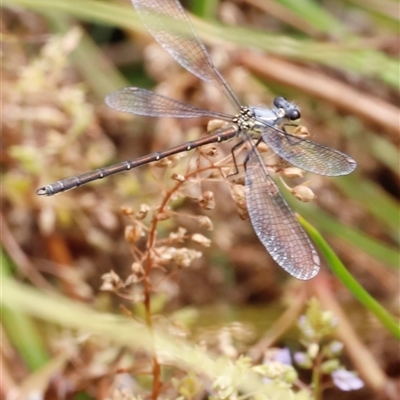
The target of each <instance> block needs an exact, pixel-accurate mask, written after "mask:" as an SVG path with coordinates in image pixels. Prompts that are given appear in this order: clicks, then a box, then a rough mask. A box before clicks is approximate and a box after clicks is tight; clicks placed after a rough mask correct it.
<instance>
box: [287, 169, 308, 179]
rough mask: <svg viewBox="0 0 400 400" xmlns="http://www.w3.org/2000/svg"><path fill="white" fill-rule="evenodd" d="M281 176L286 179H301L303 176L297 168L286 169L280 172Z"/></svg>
mask: <svg viewBox="0 0 400 400" xmlns="http://www.w3.org/2000/svg"><path fill="white" fill-rule="evenodd" d="M282 175H283V176H286V177H287V178H302V177H303V176H304V171H303V170H302V169H300V168H297V167H288V168H284V169H283V170H282Z"/></svg>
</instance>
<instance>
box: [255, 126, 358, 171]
mask: <svg viewBox="0 0 400 400" xmlns="http://www.w3.org/2000/svg"><path fill="white" fill-rule="evenodd" d="M262 138H263V140H264V142H265V143H267V144H268V146H269V147H270V148H271V149H272V150H273V151H274V152H275V153H276V154H278V155H279V156H280V157H282V158H283V159H284V160H286V161H288V162H290V163H291V164H293V165H295V166H296V167H299V168H301V169H304V170H305V171H310V172H314V173H316V174H319V175H327V176H339V175H347V174H350V172H352V171H354V169H355V168H356V166H357V163H356V162H355V161H354V160H353V159H352V158H351V157H349V156H348V155H346V154H344V153H341V152H340V151H337V150H333V149H331V148H330V147H327V146H323V145H322V144H318V143H315V142H312V141H310V140H307V139H302V138H300V137H296V136H294V135H291V134H289V133H286V132H284V131H282V130H279V129H276V128H274V127H272V126H269V127H268V126H266V127H265V129H264V131H263V132H262Z"/></svg>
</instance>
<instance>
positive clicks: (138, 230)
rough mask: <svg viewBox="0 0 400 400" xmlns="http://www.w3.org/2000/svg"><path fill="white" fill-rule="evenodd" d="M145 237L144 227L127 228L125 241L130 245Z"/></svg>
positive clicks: (137, 225) (130, 226)
mask: <svg viewBox="0 0 400 400" xmlns="http://www.w3.org/2000/svg"><path fill="white" fill-rule="evenodd" d="M143 236H144V232H143V229H142V227H141V226H140V225H139V224H136V225H134V226H132V225H128V226H126V227H125V240H126V241H127V242H128V243H135V242H136V241H137V240H138V239H139V238H141V237H143Z"/></svg>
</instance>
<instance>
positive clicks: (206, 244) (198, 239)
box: [191, 233, 211, 247]
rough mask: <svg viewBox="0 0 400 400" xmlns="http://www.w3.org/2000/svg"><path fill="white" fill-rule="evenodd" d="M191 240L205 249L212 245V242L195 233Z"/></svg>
mask: <svg viewBox="0 0 400 400" xmlns="http://www.w3.org/2000/svg"><path fill="white" fill-rule="evenodd" d="M191 239H192V240H193V242H195V243H198V244H201V245H202V246H204V247H210V245H211V240H210V239H209V238H206V237H205V236H203V235H202V234H200V233H194V234H193V235H192V237H191Z"/></svg>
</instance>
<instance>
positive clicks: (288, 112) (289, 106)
mask: <svg viewBox="0 0 400 400" xmlns="http://www.w3.org/2000/svg"><path fill="white" fill-rule="evenodd" d="M274 106H275V107H276V108H277V109H278V110H279V111H281V113H282V114H283V117H284V118H287V119H289V120H290V121H296V120H298V119H300V117H301V114H300V110H299V108H298V107H297V106H295V105H294V104H293V103H291V102H289V101H287V100H286V99H285V98H283V97H275V99H274Z"/></svg>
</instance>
